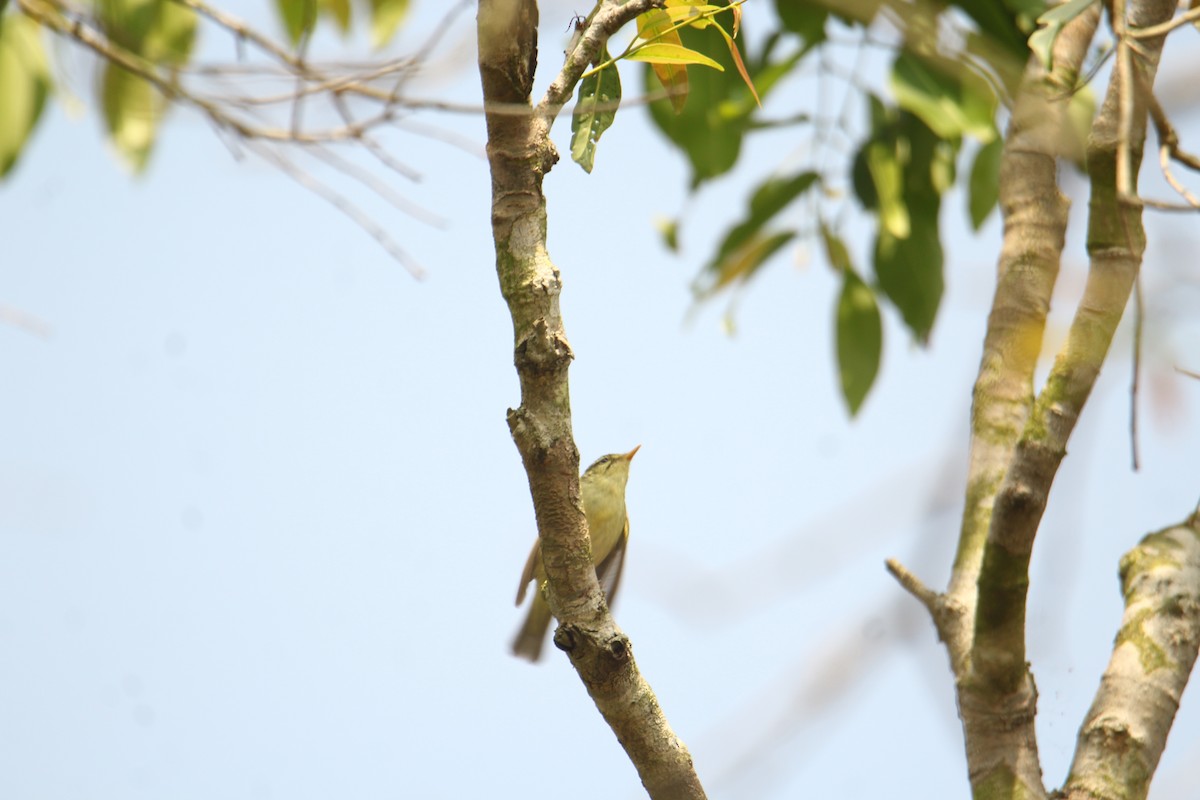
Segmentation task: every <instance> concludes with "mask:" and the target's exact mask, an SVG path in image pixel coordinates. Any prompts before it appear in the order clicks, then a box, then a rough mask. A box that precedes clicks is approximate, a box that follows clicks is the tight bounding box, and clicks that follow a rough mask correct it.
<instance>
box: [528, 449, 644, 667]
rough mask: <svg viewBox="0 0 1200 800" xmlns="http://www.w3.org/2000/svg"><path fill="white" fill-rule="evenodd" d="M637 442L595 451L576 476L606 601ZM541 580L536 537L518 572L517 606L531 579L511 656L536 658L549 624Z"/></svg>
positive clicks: (613, 589)
mask: <svg viewBox="0 0 1200 800" xmlns="http://www.w3.org/2000/svg"><path fill="white" fill-rule="evenodd" d="M641 447H642V446H641V445H640V444H639V445H638V446H637V447H635V448H633V449H632V450H630V451H629V452H628V453H611V454H609V455H606V456H601V457H600V458H598V459H596V461H595V462H594V463H593V464H592V465H591V466H590V467H588V468H587V469H586V470H584V473H583V475H582V476H581V477H580V479H579V494H580V497H581V499H582V502H583V513H584V516H586V517H587V523H588V531H589V533H590V535H591V539H592V564H593V565H594V566H595V567H596V577H597V579H598V580H599V581H600V585H601V587H603V588H604V594H605V596H606V597H607V599H608V603H609V605H610V606H611V605H612V603H613V600H614V599H616V595H617V588H618V586H619V585H620V582H621V571H622V570H623V569H624V567H625V545H626V543H627V542H628V541H629V515H628V514H627V513H626V511H625V484H626V483H627V482H628V480H629V462H630V461H631V460H632V459H633V456H634V454H636V453H637V451H638V450H640V449H641ZM545 580H546V571H545V569H544V568H543V566H542V547H541V542H540V541H536V542H534V543H533V549H532V550H531V551H530V552H529V558H528V559H526V561H525V569H524V570H522V572H521V583H520V584H519V585H518V586H517V605H518V606H520V605H521V603H522V602H524V600H525V593H526V590H527V589H528V588H529V583H530V581H536V584H535V589H534V592H533V604H532V605H530V607H529V613H528V614H527V615H526V616H525V623H524V624H523V625H522V626H521V629H520V630H519V631H518V632H517V635H516V637H515V638H514V639H513V643H512V652H513V655H515V656H518V657H520V658H526V659H529V660H530V661H537V660H538V659H539V658H541V655H542V646H543V645H544V644H545V643H546V632H547V631H548V630H549V629H550V619H551V617H552V615H551V613H550V606H549V604H548V603H547V602H546V598H545V596H543V594H542V592H541V585H542V582H543V581H545Z"/></svg>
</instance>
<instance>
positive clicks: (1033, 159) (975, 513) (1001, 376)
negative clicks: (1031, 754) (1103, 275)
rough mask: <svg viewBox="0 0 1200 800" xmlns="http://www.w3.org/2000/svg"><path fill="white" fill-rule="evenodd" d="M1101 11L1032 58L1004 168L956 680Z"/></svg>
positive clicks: (1059, 237)
mask: <svg viewBox="0 0 1200 800" xmlns="http://www.w3.org/2000/svg"><path fill="white" fill-rule="evenodd" d="M1099 19H1100V9H1099V7H1098V6H1093V7H1092V8H1091V9H1089V10H1088V11H1086V12H1084V13H1083V14H1081V15H1080V16H1078V17H1076V18H1075V19H1074V20H1072V21H1071V22H1070V23H1069V24H1068V25H1067V26H1066V27H1065V28H1064V29H1063V30H1062V32H1061V33H1060V34H1059V36H1058V39H1057V40H1056V41H1055V45H1054V50H1053V58H1052V65H1053V69H1052V71H1049V72H1048V71H1047V70H1046V69H1045V68H1044V67H1043V66H1042V64H1041V62H1040V61H1039V60H1038V59H1036V58H1032V59H1030V62H1029V66H1028V68H1027V69H1026V74H1025V78H1024V80H1023V81H1022V84H1021V89H1020V93H1019V94H1018V96H1017V98H1016V102H1015V104H1014V107H1013V116H1012V122H1011V123H1010V125H1009V130H1008V133H1007V136H1006V137H1005V143H1004V153H1003V156H1002V158H1001V161H1000V211H1001V215H1002V218H1003V220H1004V244H1003V247H1002V249H1001V251H1000V259H999V262H998V264H997V283H996V293H995V297H994V299H993V302H992V310H991V313H990V314H989V316H988V327H987V334H986V337H985V339H984V344H983V356H982V358H981V360H980V365H979V376H978V377H977V378H976V381H975V390H974V396H973V399H972V405H971V448H970V462H969V471H968V474H967V497H966V504H965V507H964V509H963V519H962V529H961V533H960V536H959V544H958V554H957V556H956V558H955V563H954V571H953V573H952V575H951V579H950V585H949V588H948V590H947V598H946V602H947V603H951V604H953V606H954V607H955V608H956V609H958V610H959V613H958V614H957V615H956V616H955V617H954V618H953V619H952V620H949V621H950V622H951V627H950V628H949V629H947V630H944V631H942V635H943V637H944V638H945V640H946V643H947V646H948V648H949V650H950V656H951V662H952V664H953V665H954V666H955V673H956V674H957V673H959V672H961V669H962V667H963V665H964V663H965V660H966V657H967V653H968V652H969V649H970V645H971V640H972V634H973V633H974V630H973V622H972V621H973V620H974V618H975V603H976V597H977V593H976V584H977V582H978V579H979V567H980V564H981V563H982V561H983V546H984V542H985V541H986V540H987V531H988V527H989V525H990V524H991V517H992V509H993V503H994V501H995V497H996V492H997V490H998V489H999V487H1000V483H1001V481H1002V480H1003V478H1004V473H1005V471H1006V469H1007V468H1008V463H1009V461H1010V459H1011V458H1012V454H1013V449H1014V448H1015V447H1016V443H1017V439H1018V438H1019V437H1020V435H1021V431H1022V429H1023V428H1024V426H1025V422H1026V420H1027V418H1028V416H1029V410H1030V408H1031V407H1032V405H1033V374H1034V368H1035V367H1036V366H1037V359H1038V354H1039V353H1040V351H1041V347H1042V336H1043V332H1044V330H1045V327H1046V314H1047V312H1048V311H1049V308H1050V296H1051V294H1052V293H1053V291H1054V284H1055V281H1056V280H1057V278H1058V269H1059V262H1060V259H1061V256H1062V248H1063V241H1064V238H1065V236H1066V228H1067V212H1068V209H1069V203H1068V201H1067V198H1066V197H1065V196H1064V195H1063V194H1062V192H1061V191H1059V188H1058V159H1059V158H1060V157H1063V156H1071V155H1076V156H1077V155H1078V154H1079V153H1080V152H1082V149H1083V143H1082V142H1074V141H1073V136H1072V133H1071V126H1070V124H1069V122H1068V120H1067V118H1066V117H1067V105H1068V103H1069V101H1070V97H1071V94H1072V93H1073V92H1074V91H1075V89H1076V84H1077V82H1078V77H1079V72H1080V67H1081V65H1082V63H1083V59H1084V56H1085V55H1086V53H1087V49H1088V46H1089V45H1090V44H1091V41H1092V38H1093V36H1095V32H1096V26H1097V24H1098V22H1099Z"/></svg>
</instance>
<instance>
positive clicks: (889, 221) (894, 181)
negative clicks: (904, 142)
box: [866, 140, 910, 239]
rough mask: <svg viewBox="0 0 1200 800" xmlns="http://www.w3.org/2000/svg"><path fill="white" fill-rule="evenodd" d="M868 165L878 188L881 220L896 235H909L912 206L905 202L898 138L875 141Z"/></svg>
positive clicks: (901, 237)
mask: <svg viewBox="0 0 1200 800" xmlns="http://www.w3.org/2000/svg"><path fill="white" fill-rule="evenodd" d="M866 153H867V158H866V161H867V169H868V171H869V173H870V176H871V184H872V186H873V187H874V189H875V199H876V202H877V203H878V208H879V221H880V222H881V223H882V224H883V227H884V228H886V229H887V230H888V232H890V233H891V234H892V235H893V236H895V237H897V238H900V239H903V238H904V237H906V236H908V231H909V227H910V226H909V219H908V206H907V205H906V204H905V202H904V179H903V177H902V175H903V166H904V165H903V164H902V163H901V160H900V159H901V154H900V152H899V148H898V147H897V142H895V141H886V140H883V141H875V142H871V143H870V144H869V145H868V146H867V151H866Z"/></svg>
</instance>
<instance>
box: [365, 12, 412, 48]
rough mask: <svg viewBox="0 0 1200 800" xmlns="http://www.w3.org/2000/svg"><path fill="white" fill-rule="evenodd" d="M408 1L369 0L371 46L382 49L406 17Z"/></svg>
mask: <svg viewBox="0 0 1200 800" xmlns="http://www.w3.org/2000/svg"><path fill="white" fill-rule="evenodd" d="M408 3H409V0H371V46H372V47H376V48H378V47H383V46H384V45H385V44H387V43H388V42H389V41H391V39H392V37H393V36H394V35H395V34H396V31H397V30H398V29H399V27H400V23H402V22H404V18H405V16H407V15H408Z"/></svg>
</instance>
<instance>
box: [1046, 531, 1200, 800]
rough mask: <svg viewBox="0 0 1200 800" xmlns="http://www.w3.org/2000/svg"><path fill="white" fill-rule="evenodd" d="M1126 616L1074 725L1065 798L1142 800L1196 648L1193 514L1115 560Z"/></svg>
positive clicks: (1199, 558)
mask: <svg viewBox="0 0 1200 800" xmlns="http://www.w3.org/2000/svg"><path fill="white" fill-rule="evenodd" d="M1121 592H1122V594H1123V595H1124V597H1125V614H1124V617H1123V618H1122V620H1121V629H1120V630H1119V631H1118V633H1117V638H1116V642H1115V644H1114V645H1113V653H1112V658H1111V659H1110V660H1109V662H1108V668H1107V669H1106V670H1105V671H1104V677H1103V678H1101V680H1100V689H1099V691H1097V692H1096V698H1095V700H1094V701H1093V702H1092V707H1091V709H1090V710H1089V711H1088V714H1087V718H1086V719H1085V721H1084V723H1083V725H1082V726H1081V728H1080V730H1079V739H1078V744H1077V746H1076V750H1075V758H1074V760H1073V762H1072V763H1071V772H1070V775H1069V777H1068V778H1067V783H1066V786H1065V787H1064V788H1063V796H1064V797H1065V798H1068V799H1069V800H1095V798H1112V799H1113V800H1141V799H1142V798H1145V797H1146V793H1147V792H1148V791H1149V788H1150V779H1151V778H1152V777H1153V775H1154V772H1155V770H1156V769H1157V768H1158V761H1159V758H1160V757H1161V756H1162V752H1163V748H1164V747H1165V746H1166V744H1167V734H1168V733H1169V732H1170V730H1171V724H1172V722H1174V719H1175V713H1176V711H1178V709H1179V700H1180V697H1181V696H1182V695H1183V690H1184V687H1185V686H1187V682H1188V677H1189V676H1190V675H1191V673H1192V669H1193V667H1195V664H1196V653H1197V648H1200V512H1197V513H1194V514H1192V516H1191V517H1189V518H1188V519H1187V520H1185V521H1184V522H1182V523H1181V524H1179V525H1176V526H1174V527H1171V528H1167V529H1166V530H1162V531H1158V532H1157V533H1152V534H1150V535H1148V536H1147V537H1146V538H1145V539H1143V540H1142V541H1141V543H1140V544H1138V546H1137V547H1135V548H1133V549H1132V550H1131V551H1129V553H1127V554H1126V555H1125V557H1124V558H1122V559H1121Z"/></svg>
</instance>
